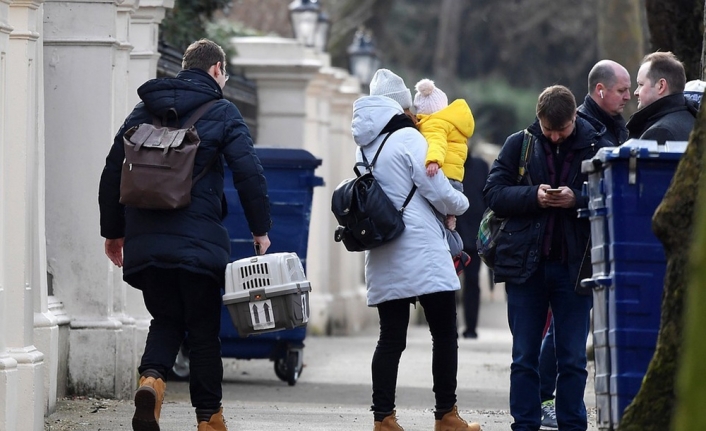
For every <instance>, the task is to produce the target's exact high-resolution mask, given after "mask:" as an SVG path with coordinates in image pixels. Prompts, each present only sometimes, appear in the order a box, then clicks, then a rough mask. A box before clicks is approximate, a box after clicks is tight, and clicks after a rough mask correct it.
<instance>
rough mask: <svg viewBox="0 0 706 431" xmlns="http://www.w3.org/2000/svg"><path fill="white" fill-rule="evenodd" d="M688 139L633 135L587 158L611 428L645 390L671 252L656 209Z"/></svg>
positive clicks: (598, 354) (600, 388) (597, 338)
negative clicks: (655, 227) (655, 222)
mask: <svg viewBox="0 0 706 431" xmlns="http://www.w3.org/2000/svg"><path fill="white" fill-rule="evenodd" d="M686 144H687V143H686V142H667V145H663V146H660V145H657V143H656V142H655V141H641V140H630V141H628V142H626V143H625V144H623V145H622V146H620V147H611V148H603V149H601V150H599V151H598V153H597V155H596V156H595V157H594V158H593V159H591V160H587V161H585V162H584V163H583V165H582V170H583V172H585V173H587V174H588V184H587V186H588V187H587V191H588V196H589V207H588V210H586V211H584V212H582V214H581V215H580V216H582V217H588V218H589V220H590V222H591V243H592V246H591V247H592V248H591V263H592V270H593V275H592V277H591V278H590V279H586V280H583V281H582V284H583V285H584V286H591V287H593V298H594V309H593V336H594V349H595V358H596V380H595V388H596V405H597V408H598V417H597V425H598V429H600V430H614V429H617V428H618V425H619V424H620V418H621V417H622V415H623V412H624V410H625V408H626V407H627V406H628V405H629V404H630V403H631V402H632V400H633V398H634V397H635V395H637V392H638V391H639V389H640V386H641V384H642V379H643V377H644V375H645V373H646V371H647V367H648V365H649V363H650V361H651V359H652V356H653V355H654V351H655V347H656V345H657V334H658V332H659V326H660V315H661V304H662V291H663V286H664V276H665V272H666V266H667V262H666V258H665V256H664V250H663V248H662V244H661V243H660V242H659V240H658V239H657V238H656V237H655V236H654V234H653V233H652V216H653V214H654V212H655V210H656V209H657V206H658V205H659V204H660V202H661V201H662V199H663V198H664V194H665V193H666V191H667V189H668V188H669V184H670V183H671V180H672V177H673V176H674V172H675V171H676V168H677V165H678V164H679V160H680V159H681V156H682V155H683V154H684V151H685V149H686Z"/></svg>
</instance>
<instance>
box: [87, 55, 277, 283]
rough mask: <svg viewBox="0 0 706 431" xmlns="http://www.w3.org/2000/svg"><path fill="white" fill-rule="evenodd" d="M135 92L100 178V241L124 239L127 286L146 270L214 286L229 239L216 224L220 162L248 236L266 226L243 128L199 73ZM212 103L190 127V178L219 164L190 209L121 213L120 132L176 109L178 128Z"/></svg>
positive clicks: (266, 207) (261, 190)
mask: <svg viewBox="0 0 706 431" xmlns="http://www.w3.org/2000/svg"><path fill="white" fill-rule="evenodd" d="M137 92H138V94H139V96H140V99H142V101H141V102H140V103H138V104H137V106H136V107H135V109H134V110H133V111H132V113H131V114H130V115H129V116H128V117H127V119H126V120H125V122H124V123H123V125H122V127H120V130H118V133H117V134H116V136H115V140H114V141H113V146H112V147H111V149H110V153H109V154H108V157H107V158H106V163H105V167H104V169H103V173H102V175H101V180H100V189H99V196H98V202H99V205H100V223H101V235H102V236H103V237H104V238H109V239H115V238H122V237H124V238H125V247H124V249H123V261H124V267H123V278H124V279H125V281H126V282H128V283H130V284H132V285H133V286H135V284H134V283H131V281H133V282H135V280H136V278H133V275H135V274H136V273H137V272H139V271H141V270H143V269H145V268H150V267H159V268H183V269H186V270H189V271H192V272H195V273H200V274H205V275H209V276H212V277H213V278H215V279H216V280H217V281H219V282H222V281H223V279H224V273H225V267H226V265H227V264H228V261H229V259H230V238H229V236H228V232H227V230H226V228H225V227H224V226H223V223H222V219H223V217H224V216H225V214H223V207H222V198H223V179H224V169H223V163H222V158H225V162H226V163H227V165H228V167H229V168H230V170H231V171H233V183H234V185H235V188H236V190H238V196H239V198H240V202H241V204H242V206H243V209H244V211H245V216H246V218H247V221H248V224H249V227H250V231H251V232H252V233H254V234H256V235H264V234H265V233H267V232H268V231H269V230H270V225H271V219H270V204H269V198H268V195H267V183H266V181H265V177H264V175H263V171H262V166H261V164H260V160H259V159H258V158H257V155H256V154H255V150H254V148H253V142H252V139H251V137H250V133H249V131H248V128H247V126H246V125H245V123H244V121H243V118H242V116H241V115H240V112H239V111H238V109H237V108H236V107H235V105H234V104H233V103H231V102H230V101H228V100H225V99H223V93H222V90H221V88H220V87H219V85H218V83H217V82H216V81H215V80H214V79H213V78H212V77H211V76H210V75H208V74H207V73H206V72H204V71H202V70H198V69H190V70H182V71H181V72H179V74H178V75H177V77H176V78H160V79H153V80H150V81H147V82H146V83H145V84H143V85H142V86H141V87H140V88H139V89H138V90H137ZM214 99H216V100H218V101H217V102H216V103H215V104H214V105H213V106H211V108H210V109H209V110H208V111H207V112H206V113H205V114H204V115H203V116H202V117H201V118H200V119H199V120H198V121H197V122H196V125H195V127H196V131H197V133H198V135H199V137H200V139H201V143H200V145H199V148H198V151H197V152H196V159H195V162H194V176H196V175H198V174H199V173H200V172H201V171H202V170H203V169H204V167H205V166H207V165H208V163H209V162H210V161H211V160H212V159H213V158H214V157H216V155H217V154H221V155H222V156H218V157H219V159H218V161H217V162H216V163H215V164H214V165H213V166H212V167H211V169H210V170H209V172H208V173H207V174H206V175H205V176H204V177H203V178H201V180H199V181H198V182H197V183H195V184H194V186H193V188H192V190H191V204H190V205H189V206H188V207H186V208H182V209H178V210H142V209H137V208H131V207H125V206H123V205H121V204H120V203H119V199H120V175H121V169H122V164H123V160H124V158H125V152H124V147H123V134H124V133H125V131H127V130H128V129H130V128H131V127H133V126H135V125H138V124H140V123H146V122H147V123H151V122H152V117H151V114H154V115H156V116H157V117H160V118H161V117H162V116H163V115H164V114H165V112H167V111H168V110H169V109H170V108H175V109H176V111H177V114H178V121H179V124H184V123H185V122H186V120H187V119H188V118H189V116H190V115H191V114H192V113H193V112H194V111H195V110H196V109H197V108H198V107H199V106H201V105H203V104H204V103H206V102H208V101H210V100H214ZM135 287H138V288H142V286H135Z"/></svg>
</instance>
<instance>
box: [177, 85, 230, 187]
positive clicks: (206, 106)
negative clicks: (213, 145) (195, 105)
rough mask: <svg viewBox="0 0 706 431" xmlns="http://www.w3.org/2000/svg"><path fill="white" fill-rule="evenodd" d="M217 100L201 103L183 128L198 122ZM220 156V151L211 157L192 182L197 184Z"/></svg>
mask: <svg viewBox="0 0 706 431" xmlns="http://www.w3.org/2000/svg"><path fill="white" fill-rule="evenodd" d="M217 101H218V100H217V99H214V100H211V101H208V102H206V103H204V104H203V105H201V106H200V107H199V109H197V110H196V112H194V113H193V114H191V117H189V119H188V120H186V123H184V126H182V129H188V128H189V127H191V126H193V125H194V124H196V122H197V121H198V120H199V118H201V117H202V116H203V114H205V113H206V111H208V109H209V108H210V107H211V106H213V104H214V103H216V102H217ZM220 158H221V154H220V153H219V152H216V155H215V156H214V157H212V158H211V160H210V161H209V162H208V164H207V165H206V167H205V168H203V169H202V170H201V172H199V174H198V175H196V176H195V177H194V179H193V181H192V184H196V182H197V181H198V180H200V179H201V178H203V177H204V175H206V174H207V173H208V171H210V170H211V168H212V167H213V165H214V163H216V160H220Z"/></svg>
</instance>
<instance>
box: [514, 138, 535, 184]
mask: <svg viewBox="0 0 706 431" xmlns="http://www.w3.org/2000/svg"><path fill="white" fill-rule="evenodd" d="M533 144H534V136H532V134H531V133H530V132H529V130H527V129H525V130H524V139H523V140H522V150H521V151H520V167H519V170H518V173H517V184H520V182H521V181H522V177H524V176H525V174H526V173H527V165H528V164H529V159H530V156H531V155H532V147H533ZM527 179H528V180H529V183H530V185H532V179H531V178H530V177H529V176H528V177H527Z"/></svg>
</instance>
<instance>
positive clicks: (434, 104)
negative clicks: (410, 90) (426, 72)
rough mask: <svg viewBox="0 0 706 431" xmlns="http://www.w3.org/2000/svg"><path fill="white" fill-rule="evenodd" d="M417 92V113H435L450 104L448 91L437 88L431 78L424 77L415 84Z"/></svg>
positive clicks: (415, 100)
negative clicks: (447, 95)
mask: <svg viewBox="0 0 706 431" xmlns="http://www.w3.org/2000/svg"><path fill="white" fill-rule="evenodd" d="M414 89H415V90H417V94H415V95H414V109H416V110H417V114H426V115H429V114H433V113H434V112H436V111H440V110H442V109H444V108H446V107H447V106H449V99H448V98H447V97H446V93H444V92H443V91H441V90H439V89H438V88H436V86H435V85H434V81H432V80H431V79H426V78H425V79H422V80H421V81H419V82H417V85H415V86H414Z"/></svg>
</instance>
